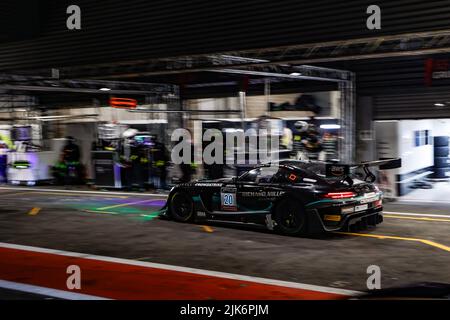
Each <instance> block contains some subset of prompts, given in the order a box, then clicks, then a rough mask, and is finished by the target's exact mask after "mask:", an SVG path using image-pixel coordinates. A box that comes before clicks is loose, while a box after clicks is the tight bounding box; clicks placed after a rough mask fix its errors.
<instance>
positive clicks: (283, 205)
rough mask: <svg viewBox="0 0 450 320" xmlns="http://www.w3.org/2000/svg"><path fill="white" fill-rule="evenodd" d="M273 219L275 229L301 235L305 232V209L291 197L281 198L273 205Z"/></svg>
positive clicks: (287, 233)
mask: <svg viewBox="0 0 450 320" xmlns="http://www.w3.org/2000/svg"><path fill="white" fill-rule="evenodd" d="M274 220H275V222H276V223H277V225H276V230H277V231H278V232H280V233H282V234H285V235H291V236H292V235H302V234H305V233H306V225H307V222H306V210H305V209H304V207H303V205H302V204H301V203H300V202H298V201H296V200H293V199H290V198H286V199H283V200H281V201H280V202H279V203H278V205H277V206H276V207H275V212H274Z"/></svg>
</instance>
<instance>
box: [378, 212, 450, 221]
mask: <svg viewBox="0 0 450 320" xmlns="http://www.w3.org/2000/svg"><path fill="white" fill-rule="evenodd" d="M383 217H385V218H393V219H406V220H416V221H435V222H450V219H439V218H422V217H404V216H396V215H390V214H383Z"/></svg>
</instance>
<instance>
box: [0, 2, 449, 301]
mask: <svg viewBox="0 0 450 320" xmlns="http://www.w3.org/2000/svg"><path fill="white" fill-rule="evenodd" d="M250 2H252V1H250ZM438 2H439V1H429V2H427V3H422V2H420V3H419V2H415V3H414V6H413V7H414V8H415V10H420V11H424V12H428V13H429V12H431V13H430V14H428V13H427V14H425V15H424V16H422V18H421V19H425V20H427V21H426V23H425V22H423V21H422V20H420V19H419V20H420V21H415V20H414V19H413V18H414V17H416V15H413V17H411V16H410V15H408V10H406V12H404V11H405V10H404V9H405V7H404V6H403V7H402V6H400V5H392V4H391V5H389V4H387V9H389V10H392V14H393V16H394V17H395V19H394V20H395V21H396V22H398V23H397V24H396V25H395V28H394V27H393V26H392V25H389V24H388V25H387V28H386V29H385V30H386V31H376V32H380V33H379V34H374V33H371V32H366V31H364V32H360V31H357V30H353V29H352V27H351V25H352V23H357V22H358V21H359V20H361V19H356V20H355V19H350V16H351V15H352V12H350V11H348V12H347V5H344V4H334V6H336V7H337V8H336V9H338V11H339V10H341V11H342V17H343V18H342V19H343V20H342V21H343V22H342V25H341V27H342V30H341V31H342V35H341V36H340V37H337V38H336V37H335V36H334V35H333V34H334V32H331V31H332V30H333V29H334V28H333V27H330V22H329V21H332V20H333V19H331V18H332V17H333V15H332V12H331V11H329V10H324V8H325V7H324V5H322V4H320V5H319V4H317V6H316V7H314V4H312V3H311V4H309V3H308V4H306V3H302V4H301V5H300V4H297V5H293V7H289V6H288V7H286V8H281V7H282V6H279V5H275V4H271V5H270V6H268V5H266V4H257V3H256V2H252V3H251V4H239V5H240V7H241V10H239V11H240V12H241V13H240V14H244V15H247V17H250V16H252V14H251V12H253V10H254V9H255V6H256V7H257V8H258V10H257V12H259V13H260V14H261V13H262V12H266V13H270V12H271V14H275V13H274V12H278V13H279V14H281V13H282V12H284V13H283V15H284V17H290V15H289V12H287V11H286V10H293V9H298V10H299V11H302V12H303V9H305V7H303V6H307V7H308V8H309V9H310V10H312V11H314V10H318V11H314V12H316V16H317V15H318V16H321V17H322V18H321V19H315V18H314V14H312V15H311V17H312V18H308V19H306V20H303V19H298V17H295V18H294V17H292V18H289V19H288V20H289V21H287V22H286V23H280V24H279V25H277V28H274V27H273V25H272V27H270V26H265V27H264V28H266V29H264V28H262V29H260V27H258V25H259V26H260V23H259V21H264V14H263V18H258V19H256V20H252V19H242V18H238V17H236V16H235V14H236V10H235V9H236V8H235V7H233V4H234V5H236V3H234V2H233V1H230V4H222V5H217V7H215V5H212V7H211V6H208V8H210V9H208V10H207V9H204V8H203V9H201V10H200V9H199V7H198V6H199V4H194V3H192V4H187V3H183V4H179V5H178V6H177V5H175V4H173V6H167V5H166V6H165V5H163V4H155V6H154V7H151V8H150V7H149V6H148V4H147V2H145V1H138V0H131V2H130V3H132V4H134V5H135V6H132V5H130V6H129V8H127V10H124V11H123V10H122V9H120V8H121V5H120V1H109V2H108V3H109V4H104V6H105V8H103V9H106V10H104V11H103V9H102V10H100V9H99V8H98V7H96V5H95V4H94V3H93V2H89V1H80V6H81V7H82V8H85V9H86V10H84V9H83V11H82V12H83V15H85V17H86V20H85V21H86V28H85V27H84V26H83V28H85V29H86V30H87V32H86V35H83V36H81V35H80V34H83V33H80V34H78V33H77V32H78V31H75V30H72V31H73V33H71V34H70V35H68V34H66V33H64V32H65V31H66V30H63V31H64V32H63V31H61V30H59V29H58V27H57V26H59V24H60V23H61V22H64V21H63V20H62V18H63V17H60V16H59V15H58V12H64V10H65V5H64V3H63V2H58V3H51V1H50V2H48V3H47V6H46V8H47V9H49V11H48V13H47V16H46V22H45V23H43V24H42V29H40V30H41V31H37V30H35V32H37V34H34V33H33V34H28V35H25V36H24V35H22V36H21V37H19V38H18V39H15V40H14V41H13V40H11V38H9V37H5V39H3V38H1V37H0V41H3V42H4V45H5V47H4V49H3V48H0V298H2V299H3V298H4V299H14V298H19V299H21V298H23V297H32V298H36V299H47V298H58V299H105V298H106V299H149V300H207V299H208V300H211V299H213V300H224V299H225V300H248V299H250V300H283V299H294V300H301V299H342V298H344V299H348V298H351V297H355V296H359V295H362V294H363V293H364V292H369V293H370V292H373V291H372V290H374V289H375V290H377V289H379V286H378V285H377V286H376V287H370V286H369V285H368V277H369V276H370V275H371V272H372V271H373V270H380V272H381V278H380V279H381V288H383V289H385V288H386V289H388V288H396V287H405V286H406V287H407V288H409V286H412V285H417V283H422V284H423V283H428V284H429V283H434V284H437V283H439V285H442V286H444V287H445V286H446V285H447V284H448V283H450V277H449V274H448V272H447V270H448V265H449V263H450V238H449V232H448V230H449V226H450V203H449V202H448V200H447V198H448V197H447V194H448V191H449V189H450V184H449V183H450V180H449V177H450V165H449V162H448V158H449V149H450V146H449V137H450V131H449V130H450V129H449V124H450V112H449V110H450V107H449V106H450V104H449V101H450V97H449V96H448V93H447V91H448V87H449V85H450V83H449V82H448V79H446V75H447V72H448V67H447V65H446V63H445V61H446V59H448V52H449V51H450V49H449V48H448V35H449V31H448V26H447V27H446V28H444V27H445V26H444V27H442V26H440V25H435V24H433V23H435V21H436V19H434V18H433V14H432V13H433V12H434V13H435V12H436V11H439V10H444V9H445V10H448V9H447V8H448V6H444V7H443V6H442V3H440V2H439V3H438ZM231 3H232V4H231ZM189 6H192V7H189ZM196 6H197V7H196ZM228 6H230V7H228ZM429 6H430V7H429ZM169 7H170V8H169ZM275 7H276V8H275ZM349 7H350V6H349ZM168 8H169V9H170V10H169V9H168ZM174 8H175V9H176V17H178V18H177V19H181V20H180V21H178V20H177V24H174V27H173V28H175V29H177V28H176V26H178V25H181V24H183V25H184V26H189V28H188V27H186V28H188V29H186V30H184V31H183V32H181V31H177V32H175V31H173V30H175V29H171V28H168V27H167V25H166V24H164V23H163V22H164V21H163V20H164V19H162V18H160V17H163V16H164V14H169V13H170V14H175V13H174V12H172V11H171V10H174ZM211 8H213V9H214V10H212V9H211ZM224 8H228V9H229V10H228V11H227V10H222V9H224ZM355 8H360V9H361V8H362V11H361V12H365V10H366V8H365V7H364V8H363V7H362V6H360V5H359V4H358V5H356V4H355ZM425 9H427V10H428V11H426V10H425ZM61 10H62V11H61ZM167 10H169V11H170V12H168V11H167ZM205 10H206V11H205ZM211 10H212V11H211ZM273 10H275V11H273ZM283 10H284V11H283ZM355 10H356V9H355ZM445 10H444V11H445ZM155 12H156V13H155ZM185 12H191V13H192V14H193V15H194V16H195V17H197V18H199V20H200V21H203V22H202V23H199V24H198V25H197V24H195V23H193V21H192V20H194V16H191V17H192V20H189V21H188V20H186V19H188V18H187V16H189V15H186V14H185ZM205 12H206V13H205ZM219 12H223V14H224V15H225V16H226V19H227V21H228V22H229V23H227V24H220V25H218V24H216V22H215V21H211V19H212V18H211V17H210V16H209V15H212V17H214V16H217V15H218V14H219ZM227 12H234V13H233V14H229V13H227ZM324 12H326V13H324ZM390 12H391V11H390ZM100 13H102V14H100ZM157 13H158V14H160V15H158V14H157ZM353 13H354V12H353ZM147 14H148V15H151V16H152V17H158V19H148V15H147ZM322 15H324V16H322ZM443 15H450V13H447V11H445V14H444V13H443ZM117 16H120V17H121V19H116V18H115V17H117ZM241 17H242V16H241ZM327 17H328V18H327ZM330 17H331V18H330ZM345 17H347V18H348V21H351V22H352V23H350V22H349V23H348V24H347V23H346V22H345V21H347V20H346V19H345ZM387 17H389V15H387ZM83 19H84V18H83ZM411 19H413V20H411ZM118 20H119V22H118ZM213 20H214V19H213ZM447 20H448V19H447ZM83 21H84V20H83ZM123 21H130V23H129V24H126V27H125V26H124V25H125V23H123ZM171 21H172V22H174V20H171ZM243 21H246V23H248V25H246V24H245V23H244V24H243ZM327 21H328V22H327ZM288 22H289V23H292V24H293V26H287V25H288V24H289V23H288ZM319 22H320V23H319ZM402 22H405V23H403V25H408V26H411V25H414V22H415V23H416V24H417V25H418V26H417V27H415V29H414V30H408V29H406V28H404V27H400V25H401V24H402ZM406 22H408V23H406ZM422 22H423V23H422ZM83 23H84V22H83ZM317 23H319V25H318V24H317ZM210 24H213V25H214V28H211V34H208V36H207V37H206V38H204V36H205V32H204V30H205V29H209V28H208V27H206V26H209V25H210ZM234 24H236V25H237V29H233V30H231V29H232V28H231V26H233V25H234ZM223 25H227V26H228V27H229V28H226V29H227V30H225V29H224V28H223ZM265 25H266V23H265ZM267 25H271V24H267ZM93 26H95V27H98V28H94V27H93ZM155 26H157V27H155ZM248 26H250V28H248ZM319 27H320V28H319ZM322 27H323V28H325V29H326V30H328V31H329V32H322V31H320V30H322V29H321V28H322ZM267 28H269V29H267ZM169 29H170V30H172V31H170V32H174V33H173V34H171V33H170V32H169ZM82 30H84V29H82ZM155 30H157V31H155ZM177 30H178V29H177ZM237 30H240V31H239V32H237ZM251 30H253V31H254V32H256V35H255V36H252V34H251V32H250V31H251ZM294 30H300V31H294ZM317 30H319V31H320V32H319V31H317ZM358 30H359V29H358ZM72 31H71V32H72ZM232 31H233V32H232ZM344 31H345V32H344ZM230 32H231V33H230ZM383 32H385V33H383ZM187 34H189V35H191V38H189V37H187ZM325 35H327V36H325ZM11 37H13V36H11ZM13 38H14V37H13ZM249 39H253V40H254V41H255V43H256V44H254V45H251V44H249V43H248V42H249V41H248V40H249ZM271 39H272V40H271ZM299 39H300V40H299ZM308 39H309V40H308ZM310 39H313V40H310ZM62 44H64V45H62ZM205 46H206V48H205ZM24 48H25V49H24ZM71 48H72V49H71ZM73 48H77V50H74V49H73ZM17 52H20V53H21V54H20V55H18V56H16V55H15V54H14V53H16V54H17ZM424 74H425V76H424ZM180 129H181V130H184V131H183V132H188V133H189V134H190V140H189V141H188V146H189V147H188V150H191V151H193V152H191V154H190V156H189V157H188V158H189V161H188V163H182V164H180V163H176V161H174V157H173V151H174V150H176V145H177V143H178V142H180V141H179V140H178V138H179V137H178V136H175V138H174V132H176V131H177V130H180ZM261 129H262V130H263V131H257V130H261ZM207 130H214V131H215V132H219V133H220V134H221V135H223V136H226V135H227V134H235V135H236V134H237V135H238V134H243V133H244V132H256V134H250V135H249V136H247V137H246V138H248V139H244V140H242V143H236V144H234V145H233V148H232V150H231V152H228V153H226V154H225V156H226V157H225V158H226V159H228V158H229V157H231V159H232V160H231V161H230V162H227V163H220V164H217V163H212V164H211V163H206V162H205V161H203V160H204V159H203V158H202V151H203V150H204V148H205V147H206V144H204V142H205V141H203V140H202V138H203V137H204V134H205V132H206V131H207ZM252 130H255V131H252ZM252 138H255V140H254V141H256V142H257V143H256V144H257V145H258V143H259V142H260V141H262V140H264V139H265V140H270V139H274V140H273V141H276V145H277V148H275V149H272V150H271V152H272V153H269V154H271V155H272V154H275V155H276V157H275V159H282V160H286V159H290V160H293V161H299V160H300V161H318V162H320V163H327V165H335V166H339V165H345V166H348V167H349V168H350V167H351V168H352V169H355V167H357V166H358V164H359V169H361V168H363V169H364V170H365V169H367V168H366V167H365V166H364V165H363V164H364V163H366V162H367V161H374V160H379V159H401V167H400V168H395V169H392V170H384V169H382V168H380V169H374V170H373V173H374V175H373V176H370V179H369V180H371V179H372V177H373V179H374V181H373V183H374V185H375V186H376V188H377V189H375V187H374V190H381V191H382V192H383V194H384V195H383V199H382V200H381V199H377V200H376V201H377V204H378V205H379V206H381V205H382V206H383V222H382V223H381V224H378V225H377V226H376V227H369V228H361V229H358V230H350V229H348V230H339V231H336V232H334V231H332V232H328V233H326V234H306V235H302V236H284V235H280V234H279V233H277V232H275V231H272V230H268V229H267V228H265V227H262V226H258V225H254V224H252V223H247V222H248V221H240V222H230V221H228V222H225V221H214V222H213V221H201V222H198V221H197V222H193V223H180V222H175V221H172V220H167V219H164V217H161V209H162V208H163V207H164V206H165V205H166V203H167V201H168V200H170V199H169V194H170V192H171V190H173V187H175V186H177V185H180V184H187V183H188V182H190V181H197V180H201V181H200V182H199V183H200V184H201V183H205V184H214V183H218V182H217V181H221V182H220V183H222V182H223V181H225V180H224V179H230V180H229V181H235V182H236V181H237V180H233V177H237V176H239V177H240V176H242V174H243V173H245V172H247V171H248V170H251V169H252V168H254V167H255V166H257V165H262V164H267V162H268V161H267V158H266V159H263V158H262V157H260V156H259V157H257V158H256V162H251V161H249V159H251V156H252V155H253V153H257V152H260V151H261V149H263V148H260V147H258V148H256V151H255V150H253V151H251V150H250V142H248V141H250V140H251V139H252ZM226 139H228V138H226ZM226 139H225V140H224V141H223V142H222V144H223V145H226V144H227V141H228V140H226ZM233 139H234V138H233ZM247 140H248V141H247ZM238 141H239V140H238ZM208 142H209V141H208ZM191 147H192V149H191ZM197 148H198V149H197ZM199 150H200V151H199ZM227 151H228V150H227ZM264 151H267V150H266V149H264ZM252 152H253V153H252ZM191 156H192V158H194V159H191ZM198 156H200V161H199V162H196V161H195V157H198ZM239 156H242V159H244V162H243V163H238V162H237V159H238V158H239ZM271 159H272V158H271ZM345 168H347V167H345ZM359 169H358V170H359ZM363 173H365V174H366V175H362V173H361V172H359V171H357V172H354V174H355V177H356V178H359V179H364V178H365V177H368V176H369V174H368V173H367V172H364V171H363ZM346 175H349V174H346ZM296 178H297V177H294V178H293V180H296ZM203 179H208V180H205V181H202V180H203ZM235 179H236V178H235ZM210 180H214V181H212V182H211V181H210ZM313 180H314V179H313ZM227 181H228V180H227ZM347 181H348V180H347ZM303 182H304V181H302V183H303ZM307 182H308V181H307ZM316 182H317V181H316ZM339 182H342V181H341V180H339ZM366 182H370V183H372V181H366ZM309 183H314V181H312V182H311V179H310V180H309ZM352 183H353V180H352ZM205 190H206V189H205ZM260 191H261V190H260ZM377 192H378V191H377ZM342 193H343V192H341V191H339V192H338V195H337V196H338V197H341V196H343V195H342ZM368 193H370V192H368ZM260 194H262V193H260ZM334 196H336V195H334ZM372 196H373V194H372ZM351 197H354V194H353V193H352V194H351ZM218 198H219V201H222V199H221V198H220V197H218ZM367 198H369V199H370V196H367ZM322 200H323V199H322ZM333 200H336V199H332V198H330V199H326V201H329V202H332V201H333ZM341 200H342V199H341ZM193 201H201V195H200V196H199V197H197V199H194V200H193ZM358 201H359V200H358ZM261 202H262V201H261ZM365 208H366V209H367V208H368V207H365ZM351 209H352V212H353V211H354V210H356V206H355V208H351ZM364 210H365V209H364ZM380 210H381V209H380ZM229 214H233V212H231V211H230V212H229ZM241 222H246V223H241ZM67 265H78V266H80V268H81V269H82V270H83V274H84V276H83V277H85V278H82V280H81V284H82V285H81V288H79V289H77V288H72V289H70V288H68V287H67V285H66V283H67V282H66V280H67V279H66V278H67ZM371 270H372V271H371ZM155 288H156V289H155ZM406 291H407V292H409V291H408V289H406ZM412 291H414V290H412V289H411V292H412ZM28 295H29V296H28Z"/></svg>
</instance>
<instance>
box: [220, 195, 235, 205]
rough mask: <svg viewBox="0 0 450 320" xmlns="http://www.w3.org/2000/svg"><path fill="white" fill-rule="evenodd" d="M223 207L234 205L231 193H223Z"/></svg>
mask: <svg viewBox="0 0 450 320" xmlns="http://www.w3.org/2000/svg"><path fill="white" fill-rule="evenodd" d="M223 205H224V206H233V205H234V196H233V194H232V193H225V194H224V195H223Z"/></svg>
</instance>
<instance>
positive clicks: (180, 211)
mask: <svg viewBox="0 0 450 320" xmlns="http://www.w3.org/2000/svg"><path fill="white" fill-rule="evenodd" d="M170 215H171V217H172V218H173V219H174V220H176V221H178V222H188V221H192V220H193V219H194V218H195V209H194V201H193V200H192V198H191V197H190V196H189V195H188V194H187V193H185V192H182V191H179V192H176V193H175V194H174V195H173V196H172V197H171V199H170Z"/></svg>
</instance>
